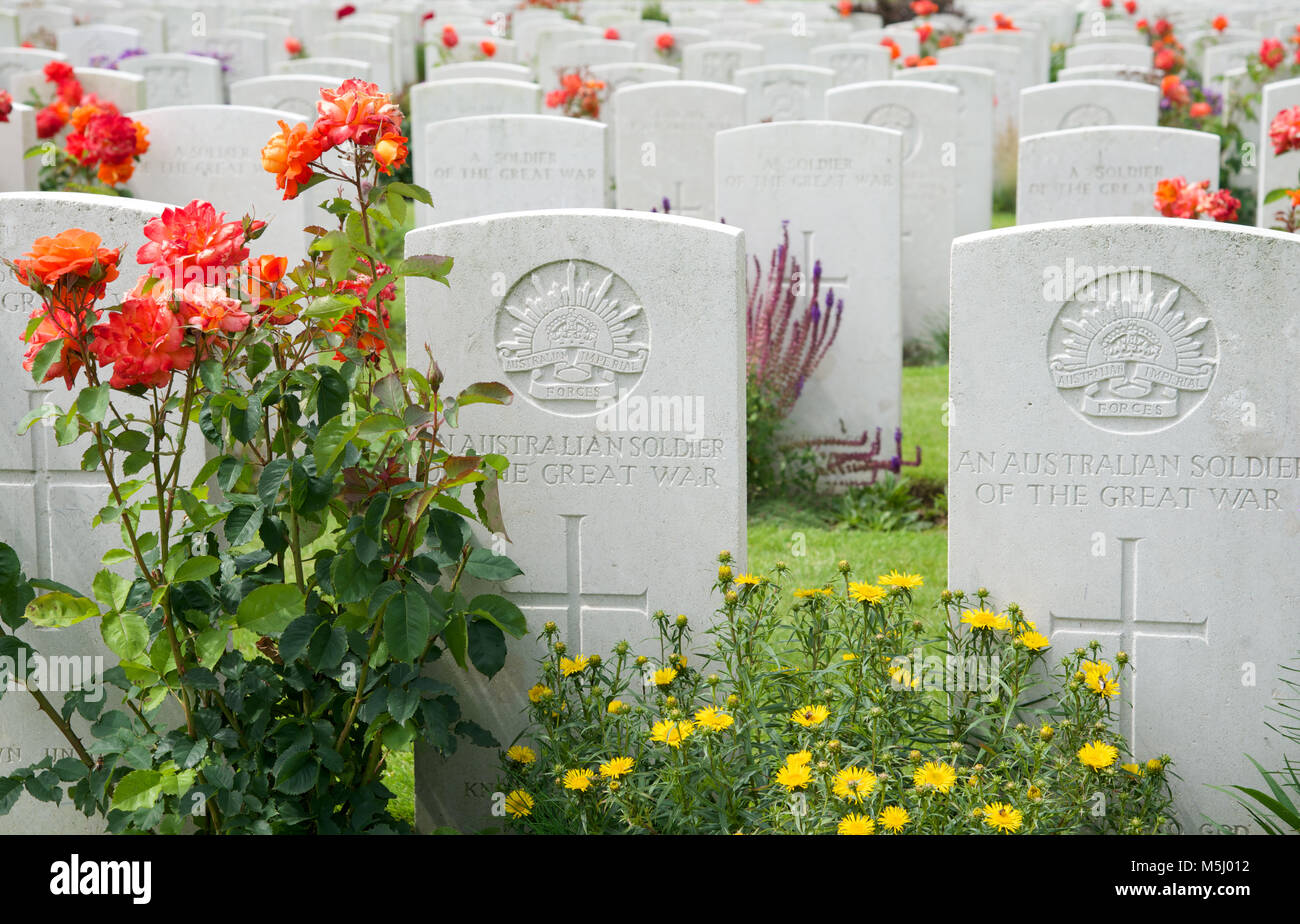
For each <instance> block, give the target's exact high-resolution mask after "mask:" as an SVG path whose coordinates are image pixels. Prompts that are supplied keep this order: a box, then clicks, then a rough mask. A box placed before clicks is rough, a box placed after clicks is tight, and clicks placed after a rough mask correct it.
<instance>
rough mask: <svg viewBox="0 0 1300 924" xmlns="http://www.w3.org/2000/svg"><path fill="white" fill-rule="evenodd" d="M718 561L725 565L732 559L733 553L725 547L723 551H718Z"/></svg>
mask: <svg viewBox="0 0 1300 924" xmlns="http://www.w3.org/2000/svg"><path fill="white" fill-rule="evenodd" d="M718 561H720V562H722V563H723V564H724V565H725V564H726V563H727V562H729V561H731V553H730V552H728V551H727V550H726V549H723V550H722V551H721V552H719V553H718Z"/></svg>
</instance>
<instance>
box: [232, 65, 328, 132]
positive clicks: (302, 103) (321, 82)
mask: <svg viewBox="0 0 1300 924" xmlns="http://www.w3.org/2000/svg"><path fill="white" fill-rule="evenodd" d="M339 83H340V81H339V79H338V78H337V77H331V76H329V75H328V74H316V75H311V74H297V75H286V74H281V75H278V76H273V77H250V78H249V79H248V80H236V81H235V82H234V83H232V84H231V85H230V104H231V105H232V106H252V107H256V106H261V107H263V108H266V109H283V110H284V111H285V112H294V113H297V114H298V118H299V119H304V120H306V121H308V122H314V121H315V120H316V104H317V103H318V102H320V91H321V90H334V89H337V88H338V86H339Z"/></svg>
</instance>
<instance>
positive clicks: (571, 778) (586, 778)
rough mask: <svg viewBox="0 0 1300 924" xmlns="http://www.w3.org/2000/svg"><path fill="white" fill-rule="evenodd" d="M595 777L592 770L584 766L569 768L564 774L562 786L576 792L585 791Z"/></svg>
mask: <svg viewBox="0 0 1300 924" xmlns="http://www.w3.org/2000/svg"><path fill="white" fill-rule="evenodd" d="M595 778H596V774H595V772H594V771H592V770H587V769H585V768H583V769H581V770H569V771H568V772H566V773H565V774H564V788H565V789H572V790H575V791H577V792H586V791H587V790H588V789H590V788H591V781H592V780H594V779H595Z"/></svg>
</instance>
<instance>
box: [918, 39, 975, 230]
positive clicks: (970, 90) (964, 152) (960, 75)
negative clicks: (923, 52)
mask: <svg viewBox="0 0 1300 924" xmlns="http://www.w3.org/2000/svg"><path fill="white" fill-rule="evenodd" d="M894 79H895V80H919V81H921V82H923V83H941V84H943V85H944V86H946V87H953V88H955V89H956V90H957V91H958V92H959V93H961V96H960V97H959V98H958V99H957V137H956V143H957V149H956V151H954V155H955V159H956V162H957V163H956V167H957V231H956V233H957V234H974V233H976V232H979V231H987V230H988V229H989V228H990V227H992V225H993V86H994V81H995V80H996V75H995V74H994V73H993V72H992V71H991V70H989V69H987V68H983V67H965V66H962V65H958V64H941V65H935V66H931V67H915V68H911V67H909V68H903V69H902V70H900V71H896V72H895V73H894Z"/></svg>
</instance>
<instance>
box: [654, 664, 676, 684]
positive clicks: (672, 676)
mask: <svg viewBox="0 0 1300 924" xmlns="http://www.w3.org/2000/svg"><path fill="white" fill-rule="evenodd" d="M652 679H653V680H654V682H655V686H659V687H666V686H668V684H670V683H672V682H673V681H674V680H676V679H677V670H676V669H675V668H671V667H661V668H659V670H657V671H655V672H654V677H653V678H652Z"/></svg>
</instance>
